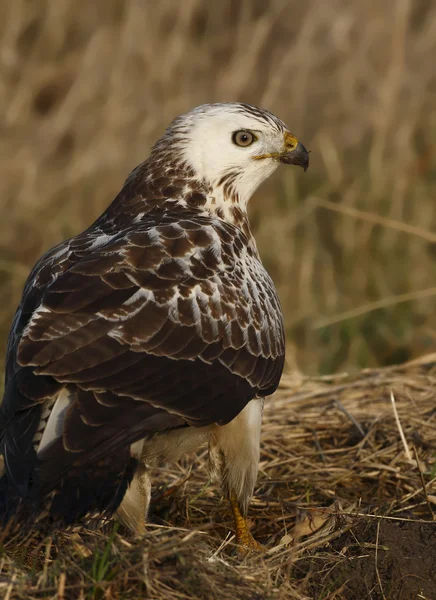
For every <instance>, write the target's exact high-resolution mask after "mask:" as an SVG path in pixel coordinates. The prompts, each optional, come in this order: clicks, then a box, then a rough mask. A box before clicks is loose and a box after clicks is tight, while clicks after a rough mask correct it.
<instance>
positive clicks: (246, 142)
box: [232, 131, 257, 146]
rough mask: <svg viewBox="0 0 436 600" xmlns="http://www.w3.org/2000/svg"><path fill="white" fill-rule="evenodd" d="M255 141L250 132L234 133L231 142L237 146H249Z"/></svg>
mask: <svg viewBox="0 0 436 600" xmlns="http://www.w3.org/2000/svg"><path fill="white" fill-rule="evenodd" d="M256 139H257V138H256V136H255V135H254V134H253V133H251V131H235V133H234V134H233V135H232V142H233V143H234V144H236V145H237V146H250V145H251V144H252V143H253V142H255V141H256Z"/></svg>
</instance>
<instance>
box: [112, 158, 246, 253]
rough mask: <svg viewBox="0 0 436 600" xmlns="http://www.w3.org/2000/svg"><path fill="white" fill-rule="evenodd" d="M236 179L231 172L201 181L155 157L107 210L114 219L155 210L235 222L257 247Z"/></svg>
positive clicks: (186, 168)
mask: <svg viewBox="0 0 436 600" xmlns="http://www.w3.org/2000/svg"><path fill="white" fill-rule="evenodd" d="M235 183H236V181H235V177H234V176H232V174H231V173H229V174H228V175H227V176H224V177H222V178H221V179H220V180H217V181H216V182H211V183H208V182H206V181H204V180H199V179H198V177H196V174H195V173H194V171H193V169H192V168H190V167H189V165H187V164H186V163H183V162H170V163H169V161H168V157H166V156H163V157H156V156H155V157H153V160H151V159H149V160H147V161H145V162H144V163H142V164H140V165H139V166H138V167H136V169H134V170H133V171H132V173H131V174H130V175H129V177H128V179H127V181H126V183H125V185H124V188H123V190H122V191H121V193H120V194H119V195H118V197H117V198H116V199H115V201H114V202H113V203H112V205H111V206H110V207H109V208H108V210H107V211H106V215H107V216H108V217H110V218H112V219H114V218H115V220H117V217H119V216H121V215H123V219H124V218H126V217H130V218H132V220H135V219H136V220H140V219H141V217H142V216H143V215H144V216H145V215H147V214H149V213H150V212H151V211H152V210H153V211H155V210H159V209H161V210H162V209H163V210H165V208H166V207H169V208H170V209H172V208H174V209H176V208H177V209H178V210H181V211H182V214H183V209H185V210H191V211H195V212H198V213H199V214H201V215H205V214H206V215H207V214H209V215H211V216H215V217H218V218H219V219H222V220H223V221H226V222H228V223H232V224H233V225H235V226H236V227H238V228H239V229H240V230H241V231H242V232H243V233H244V235H245V236H246V238H247V240H248V243H249V245H250V246H252V247H253V249H255V248H256V243H255V241H254V237H253V234H252V233H251V229H250V223H249V220H248V214H247V201H248V199H245V198H244V197H241V195H240V194H239V193H238V190H237V188H236V186H235Z"/></svg>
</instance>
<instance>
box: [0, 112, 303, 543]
mask: <svg viewBox="0 0 436 600" xmlns="http://www.w3.org/2000/svg"><path fill="white" fill-rule="evenodd" d="M280 163H285V164H291V165H300V166H302V167H303V168H304V169H305V170H306V168H307V167H308V163H309V159H308V152H307V151H306V149H305V148H304V146H303V145H302V144H301V143H300V142H299V141H298V140H297V139H296V138H295V136H294V135H292V134H291V133H290V131H289V129H288V127H287V126H286V125H285V124H284V123H283V122H282V121H281V120H280V119H278V118H277V117H275V116H274V115H273V114H271V113H270V112H268V111H266V110H263V109H259V108H256V107H254V106H251V105H248V104H242V103H222V104H208V105H204V106H200V107H197V108H195V109H194V110H192V111H190V112H188V113H187V114H185V115H182V116H180V117H177V118H176V119H175V120H174V121H173V122H172V123H171V124H170V126H169V127H168V129H167V130H166V131H165V133H164V134H163V136H162V137H161V138H160V139H159V140H158V141H157V142H156V144H155V145H154V146H153V148H152V150H151V154H150V157H149V158H148V160H146V161H145V162H144V163H142V164H140V165H139V166H138V167H136V168H135V169H134V170H133V171H132V173H131V174H130V176H129V177H128V179H127V180H126V182H125V184H124V186H123V188H122V190H121V191H120V193H119V194H118V196H117V197H116V198H115V200H114V201H113V202H112V204H110V206H109V207H108V209H107V210H106V211H105V212H104V213H103V214H102V215H101V216H100V217H99V218H98V219H97V220H96V221H95V222H94V224H93V225H91V226H90V227H89V229H87V230H86V231H84V232H83V233H80V234H79V235H76V236H75V237H73V238H71V239H69V240H67V241H65V242H63V243H61V244H59V245H58V246H56V247H55V248H53V249H52V250H50V251H49V252H47V253H46V254H45V255H44V256H43V257H42V258H41V259H40V260H39V261H38V262H37V264H36V265H35V267H34V268H33V270H32V272H31V273H30V276H29V278H28V280H27V282H26V284H25V288H24V292H23V297H22V300H21V303H20V305H19V307H18V309H17V311H16V314H15V317H14V320H13V323H12V327H11V331H10V335H9V343H8V349H7V358H6V377H5V379H6V380H5V392H4V399H3V402H2V404H1V413H0V436H1V446H0V450H1V453H2V454H3V459H4V466H3V476H2V479H1V480H0V496H1V498H0V512H2V513H3V518H4V520H7V519H8V518H10V516H14V517H15V518H18V519H19V518H20V514H27V515H29V514H31V515H42V514H45V515H46V517H47V518H48V519H49V520H50V519H51V522H52V523H56V524H57V523H66V524H71V523H75V522H78V521H80V520H81V519H84V518H85V517H87V516H89V515H90V514H92V515H95V514H101V515H103V514H105V515H108V514H113V513H114V512H117V514H118V517H119V518H120V520H121V521H122V522H123V523H124V524H126V525H127V526H128V527H130V528H131V529H132V530H134V531H135V532H137V533H143V532H144V528H145V522H146V516H147V509H148V505H149V501H150V487H151V485H150V479H149V471H150V467H151V466H152V465H153V464H155V463H156V461H157V460H168V459H177V458H178V457H179V456H180V455H181V454H182V453H184V452H186V451H187V450H189V449H190V448H192V447H194V448H197V447H198V445H199V444H200V443H202V442H205V443H208V444H209V450H210V461H211V465H212V472H213V473H214V474H215V475H216V477H217V478H218V479H219V480H220V482H221V484H222V487H223V491H224V493H225V495H226V496H227V497H228V499H229V501H230V504H231V508H232V511H233V515H234V518H235V528H236V538H237V541H238V542H239V543H240V544H242V545H245V546H247V547H253V548H255V547H257V544H256V542H255V541H254V539H253V538H252V537H251V534H250V532H249V529H248V526H247V523H246V513H247V507H248V503H249V500H250V497H251V496H252V493H253V489H254V485H255V481H256V477H257V470H258V461H259V438H260V428H261V419H262V409H263V399H264V398H265V397H266V396H268V395H270V394H272V393H273V392H274V391H275V389H276V388H277V386H278V383H279V380H280V376H281V373H282V369H283V361H284V354H285V339H284V328H283V315H282V310H281V307H280V302H279V299H278V296H277V292H276V290H275V287H274V284H273V282H272V280H271V279H270V277H269V275H268V274H267V272H266V270H265V268H264V267H263V265H262V262H261V259H260V257H259V254H258V250H257V247H256V243H255V240H254V237H253V235H252V233H251V230H250V225H249V221H248V217H247V203H248V200H249V199H250V196H251V195H252V194H253V192H254V191H255V189H256V188H257V187H258V186H259V184H260V183H261V182H262V181H264V180H265V179H266V178H267V177H268V176H269V175H271V174H272V173H273V171H274V170H275V169H276V167H277V166H278V165H279V164H280Z"/></svg>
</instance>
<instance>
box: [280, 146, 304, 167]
mask: <svg viewBox="0 0 436 600" xmlns="http://www.w3.org/2000/svg"><path fill="white" fill-rule="evenodd" d="M279 161H280V162H281V163H283V164H285V165H298V166H299V167H303V169H304V170H305V171H307V169H308V167H309V152H308V151H307V150H306V148H305V147H304V146H303V144H302V143H301V142H298V143H297V145H296V146H295V148H294V149H293V150H290V151H288V152H284V153H283V154H280V156H279Z"/></svg>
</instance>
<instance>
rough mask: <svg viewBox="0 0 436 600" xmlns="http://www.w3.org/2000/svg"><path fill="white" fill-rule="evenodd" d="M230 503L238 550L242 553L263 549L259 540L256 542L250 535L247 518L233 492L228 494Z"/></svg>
mask: <svg viewBox="0 0 436 600" xmlns="http://www.w3.org/2000/svg"><path fill="white" fill-rule="evenodd" d="M230 505H231V507H232V513H233V518H234V520H235V535H236V541H237V543H238V544H239V546H240V547H241V548H240V552H242V553H244V554H245V553H246V552H247V551H255V552H261V551H262V550H263V546H262V545H261V544H259V542H257V541H256V540H255V539H254V537H253V536H252V535H251V533H250V529H249V527H248V524H247V520H246V519H245V517H244V516H243V515H242V514H241V511H240V509H239V503H238V500H237V498H236V496H235V495H234V494H232V495H231V496H230Z"/></svg>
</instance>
